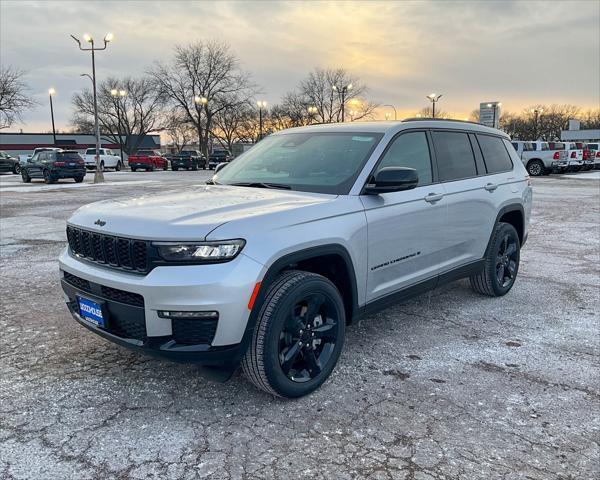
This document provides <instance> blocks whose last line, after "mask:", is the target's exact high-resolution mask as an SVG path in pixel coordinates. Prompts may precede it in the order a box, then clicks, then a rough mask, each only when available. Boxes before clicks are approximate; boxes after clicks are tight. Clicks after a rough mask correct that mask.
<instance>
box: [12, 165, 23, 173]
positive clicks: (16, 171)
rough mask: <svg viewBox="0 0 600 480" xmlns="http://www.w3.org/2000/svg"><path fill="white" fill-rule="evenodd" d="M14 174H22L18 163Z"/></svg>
mask: <svg viewBox="0 0 600 480" xmlns="http://www.w3.org/2000/svg"><path fill="white" fill-rule="evenodd" d="M13 173H14V174H15V175H18V174H19V173H21V165H19V164H18V163H15V164H14V166H13Z"/></svg>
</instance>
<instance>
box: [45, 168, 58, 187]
mask: <svg viewBox="0 0 600 480" xmlns="http://www.w3.org/2000/svg"><path fill="white" fill-rule="evenodd" d="M43 175H44V182H46V183H48V184H50V183H54V182H56V179H55V178H54V177H53V176H52V174H51V173H50V171H49V170H44V172H43Z"/></svg>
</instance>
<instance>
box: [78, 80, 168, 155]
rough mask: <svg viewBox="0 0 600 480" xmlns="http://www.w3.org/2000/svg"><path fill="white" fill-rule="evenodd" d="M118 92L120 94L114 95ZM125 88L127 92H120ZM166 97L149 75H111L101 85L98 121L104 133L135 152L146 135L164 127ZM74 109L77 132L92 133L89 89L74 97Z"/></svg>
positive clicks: (125, 148)
mask: <svg viewBox="0 0 600 480" xmlns="http://www.w3.org/2000/svg"><path fill="white" fill-rule="evenodd" d="M115 90H116V91H117V95H113V94H111V92H113V93H114V91H115ZM121 90H122V91H124V92H125V95H124V96H121V95H119V94H118V92H119V91H121ZM164 105H165V98H164V97H163V96H161V95H160V93H159V92H157V91H156V90H155V88H154V83H153V81H152V79H150V78H148V77H142V78H131V77H126V78H124V79H116V78H108V79H106V80H105V81H103V82H102V83H101V84H100V85H99V86H98V121H99V122H100V129H101V132H102V135H104V136H106V137H108V138H110V139H111V140H112V141H113V142H115V143H118V144H121V143H122V144H123V150H124V151H125V152H126V153H127V154H128V155H129V154H132V153H134V152H136V151H137V150H138V149H139V148H140V146H141V145H142V142H143V141H144V138H145V137H146V136H147V135H148V134H149V133H152V132H157V131H160V130H161V129H162V128H163V124H162V121H163V118H162V110H163V107H164ZM73 107H74V108H75V112H74V114H73V118H72V120H71V124H72V125H73V127H74V129H75V130H77V131H83V130H84V129H85V130H87V131H88V132H90V131H91V130H89V128H90V126H91V125H92V124H93V118H94V97H93V93H92V92H91V90H89V89H86V90H84V91H83V92H81V93H76V94H75V95H74V96H73Z"/></svg>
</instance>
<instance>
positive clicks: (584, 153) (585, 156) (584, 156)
mask: <svg viewBox="0 0 600 480" xmlns="http://www.w3.org/2000/svg"><path fill="white" fill-rule="evenodd" d="M589 158H590V152H589V151H587V150H584V151H583V159H584V160H588V159H589Z"/></svg>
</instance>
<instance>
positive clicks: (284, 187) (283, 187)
mask: <svg viewBox="0 0 600 480" xmlns="http://www.w3.org/2000/svg"><path fill="white" fill-rule="evenodd" d="M229 185H232V186H234V187H253V188H279V189H281V190H291V189H292V187H290V186H289V185H285V184H283V183H267V182H238V183H230V184H229Z"/></svg>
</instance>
